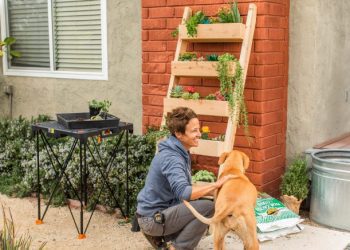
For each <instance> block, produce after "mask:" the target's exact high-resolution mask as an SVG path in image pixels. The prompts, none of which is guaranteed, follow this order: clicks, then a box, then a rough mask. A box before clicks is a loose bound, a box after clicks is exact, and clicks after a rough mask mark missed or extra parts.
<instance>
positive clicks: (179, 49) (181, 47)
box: [160, 7, 192, 128]
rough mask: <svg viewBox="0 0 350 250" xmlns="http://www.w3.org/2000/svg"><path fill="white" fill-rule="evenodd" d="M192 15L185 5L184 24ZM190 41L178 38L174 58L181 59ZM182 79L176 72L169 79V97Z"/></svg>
mask: <svg viewBox="0 0 350 250" xmlns="http://www.w3.org/2000/svg"><path fill="white" fill-rule="evenodd" d="M191 15H192V10H191V8H189V7H185V10H184V14H183V16H182V24H184V23H185V22H186V20H187V19H188V18H189V17H190V16H191ZM187 45H188V42H186V41H183V40H182V39H181V38H180V37H179V38H178V40H177V45H176V51H175V56H174V60H175V61H177V60H178V59H179V56H180V54H183V53H185V52H186V49H187ZM179 81H180V79H179V77H177V76H175V75H174V74H171V76H170V80H169V86H168V92H167V95H166V96H167V97H170V94H171V90H172V88H173V86H174V85H177V84H178V82H179ZM165 115H166V113H164V111H163V116H162V122H161V124H160V126H161V128H162V127H163V126H164V125H165V122H166V120H165Z"/></svg>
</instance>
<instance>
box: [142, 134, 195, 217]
mask: <svg viewBox="0 0 350 250" xmlns="http://www.w3.org/2000/svg"><path fill="white" fill-rule="evenodd" d="M158 149H159V152H158V153H157V154H156V155H155V157H154V158H153V160H152V163H151V167H150V169H149V172H148V175H147V178H146V183H145V186H144V187H143V189H142V190H141V191H140V193H139V194H138V196H137V212H138V213H139V214H141V215H143V216H153V215H154V214H155V213H156V212H157V211H161V210H164V209H166V208H168V207H171V206H174V205H176V204H179V203H180V202H181V201H182V200H187V201H188V200H190V197H191V193H192V186H191V158H190V155H189V153H188V152H187V150H186V148H185V147H184V146H183V145H182V144H181V142H180V141H179V140H178V139H177V138H176V137H174V136H170V137H169V138H168V139H167V140H165V141H163V142H161V143H160V144H159V146H158Z"/></svg>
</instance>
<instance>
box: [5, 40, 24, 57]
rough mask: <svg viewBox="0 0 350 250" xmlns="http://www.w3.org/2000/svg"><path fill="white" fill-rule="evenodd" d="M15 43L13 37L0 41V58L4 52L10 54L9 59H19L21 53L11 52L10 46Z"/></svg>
mask: <svg viewBox="0 0 350 250" xmlns="http://www.w3.org/2000/svg"><path fill="white" fill-rule="evenodd" d="M15 42H16V38H14V37H6V38H5V39H4V40H3V41H1V40H0V57H2V56H3V55H4V52H5V51H6V50H8V51H9V52H10V57H20V56H21V52H19V51H16V50H11V45H12V44H14V43H15ZM3 47H4V48H3Z"/></svg>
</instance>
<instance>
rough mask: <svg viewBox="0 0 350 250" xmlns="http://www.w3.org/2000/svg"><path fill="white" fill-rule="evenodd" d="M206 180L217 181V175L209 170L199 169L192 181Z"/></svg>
mask: <svg viewBox="0 0 350 250" xmlns="http://www.w3.org/2000/svg"><path fill="white" fill-rule="evenodd" d="M197 181H205V182H215V181H216V176H215V174H213V173H212V172H209V171H208V170H199V171H198V172H196V173H195V174H194V175H193V176H192V182H197Z"/></svg>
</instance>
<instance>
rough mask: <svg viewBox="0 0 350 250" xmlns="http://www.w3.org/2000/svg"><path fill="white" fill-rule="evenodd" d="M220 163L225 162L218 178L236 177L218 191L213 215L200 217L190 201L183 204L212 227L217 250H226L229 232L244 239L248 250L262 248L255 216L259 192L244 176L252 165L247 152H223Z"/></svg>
mask: <svg viewBox="0 0 350 250" xmlns="http://www.w3.org/2000/svg"><path fill="white" fill-rule="evenodd" d="M218 163H219V164H223V163H224V164H223V165H222V167H221V168H222V169H221V173H220V176H219V178H222V177H223V176H225V175H235V176H236V177H235V178H234V179H231V180H229V181H227V182H226V183H225V184H224V185H223V186H222V187H221V189H220V190H219V191H218V193H217V197H216V202H215V214H214V216H213V217H212V218H206V217H204V216H202V215H201V214H199V213H198V212H197V211H196V210H195V209H194V208H193V207H192V206H191V204H190V203H189V202H187V201H184V203H185V205H186V206H187V207H188V208H189V209H190V210H191V212H192V213H193V215H194V216H195V217H196V218H197V219H199V220H200V221H201V222H203V223H205V224H208V225H212V227H213V232H214V249H215V250H219V249H223V247H224V238H225V235H226V234H227V233H228V232H229V231H230V230H233V231H235V233H236V234H237V235H238V236H239V237H240V238H241V240H242V241H243V244H244V249H245V250H256V249H259V243H258V239H257V233H256V220H255V213H254V207H255V203H256V199H257V195H258V193H257V191H256V188H255V186H254V185H253V184H252V183H251V182H250V181H249V179H248V178H247V176H245V175H244V172H245V170H246V169H247V168H248V166H249V158H248V156H247V155H246V154H245V153H243V152H240V151H237V150H233V151H231V152H230V153H223V154H222V155H221V156H220V158H219V162H218Z"/></svg>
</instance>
